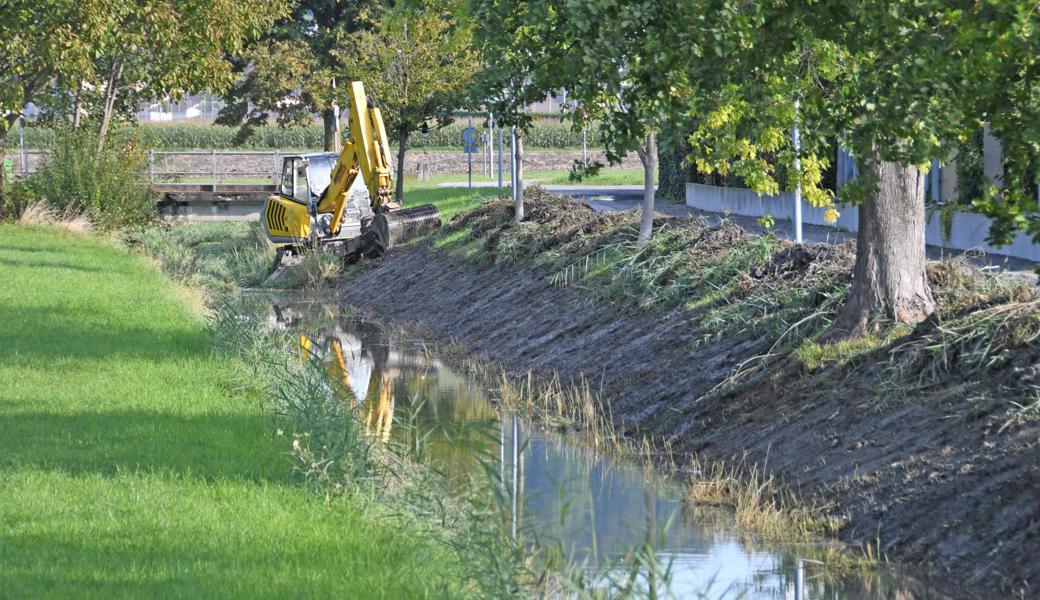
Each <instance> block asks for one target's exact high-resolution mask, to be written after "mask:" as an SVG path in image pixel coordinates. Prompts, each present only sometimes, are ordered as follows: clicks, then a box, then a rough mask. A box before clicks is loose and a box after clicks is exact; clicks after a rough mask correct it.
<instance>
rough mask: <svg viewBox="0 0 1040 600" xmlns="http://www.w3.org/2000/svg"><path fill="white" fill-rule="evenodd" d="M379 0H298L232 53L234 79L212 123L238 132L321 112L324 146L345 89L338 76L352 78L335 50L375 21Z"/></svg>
mask: <svg viewBox="0 0 1040 600" xmlns="http://www.w3.org/2000/svg"><path fill="white" fill-rule="evenodd" d="M384 8H385V6H384V2H383V0H360V1H353V2H349V1H347V0H301V1H299V2H295V3H294V4H293V6H292V10H291V12H289V13H288V14H286V15H285V16H284V18H281V19H280V20H279V21H278V22H277V23H276V24H275V25H274V27H272V28H271V29H270V30H269V31H268V32H267V33H265V34H264V35H263V37H262V38H261V39H259V40H257V41H256V42H255V43H253V44H251V45H249V46H248V47H247V48H245V49H244V50H243V51H242V52H240V53H237V54H236V55H235V57H234V64H235V68H236V70H237V71H238V73H239V79H238V81H237V82H236V83H235V84H234V85H233V86H232V87H231V88H230V89H229V91H228V92H227V94H226V95H225V98H224V99H225V101H226V102H227V104H226V106H225V108H224V109H223V110H221V113H220V115H219V116H218V118H217V123H220V124H223V125H232V126H240V130H239V133H240V137H241V139H245V138H247V137H248V136H249V133H250V131H251V130H252V128H254V127H257V126H259V125H263V124H266V123H267V121H268V118H269V117H270V116H271V115H274V116H275V117H276V119H277V121H278V123H279V124H282V125H296V124H301V123H306V122H309V121H310V120H311V119H312V118H313V116H314V114H315V113H319V114H322V115H323V117H324V120H325V125H326V140H325V146H326V149H330V150H331V149H332V147H333V139H332V137H331V135H332V131H333V130H334V125H335V123H334V122H333V103H335V102H339V103H340V105H342V104H343V102H344V101H345V98H346V92H345V90H344V89H343V87H342V86H339V87H335V88H334V84H333V82H334V81H335V80H336V79H337V78H342V79H346V80H347V81H349V80H350V79H356V74H354V73H353V72H352V71H351V70H350V69H348V67H347V65H346V64H345V63H344V61H343V55H342V53H341V52H340V51H339V50H340V49H341V48H342V47H343V45H344V44H345V43H347V41H348V40H349V39H350V37H351V36H353V35H355V34H357V33H358V32H360V31H364V30H367V29H370V28H372V27H374V26H375V24H376V22H377V19H378V16H379V15H380V13H381V12H382V11H383V10H384Z"/></svg>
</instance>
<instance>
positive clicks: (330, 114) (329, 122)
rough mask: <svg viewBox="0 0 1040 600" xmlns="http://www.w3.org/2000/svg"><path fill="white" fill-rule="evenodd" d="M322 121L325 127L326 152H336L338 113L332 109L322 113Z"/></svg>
mask: <svg viewBox="0 0 1040 600" xmlns="http://www.w3.org/2000/svg"><path fill="white" fill-rule="evenodd" d="M321 120H322V123H323V124H324V125H325V140H324V144H325V151H326V152H335V151H336V113H335V111H333V110H332V109H331V108H329V109H326V110H323V111H321Z"/></svg>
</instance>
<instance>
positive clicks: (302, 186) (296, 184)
mask: <svg viewBox="0 0 1040 600" xmlns="http://www.w3.org/2000/svg"><path fill="white" fill-rule="evenodd" d="M294 165H295V167H296V177H294V178H293V198H296V199H297V200H299V201H300V202H304V203H309V202H310V201H311V186H310V185H308V184H307V161H306V159H302V158H301V159H298V160H296V161H294Z"/></svg>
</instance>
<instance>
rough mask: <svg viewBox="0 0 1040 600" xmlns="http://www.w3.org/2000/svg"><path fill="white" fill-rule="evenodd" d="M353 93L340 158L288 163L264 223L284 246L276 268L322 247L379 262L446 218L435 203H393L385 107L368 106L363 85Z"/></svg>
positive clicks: (303, 157) (307, 157) (306, 157)
mask: <svg viewBox="0 0 1040 600" xmlns="http://www.w3.org/2000/svg"><path fill="white" fill-rule="evenodd" d="M349 94H350V137H349V138H348V139H347V140H346V141H344V143H343V150H342V151H341V152H340V153H339V154H338V155H337V154H335V153H316V154H300V155H290V156H286V157H285V158H284V159H283V162H282V177H281V186H280V188H279V191H278V194H276V195H273V196H270V197H269V198H268V199H267V203H266V205H265V206H264V212H263V215H262V217H261V221H262V222H263V224H264V230H265V231H266V233H267V238H268V239H269V240H271V242H272V243H274V244H275V246H277V248H278V257H277V259H276V260H275V267H276V268H277V267H278V266H279V265H281V264H282V263H283V261H284V260H286V259H289V258H290V257H294V256H297V255H299V254H301V253H304V252H308V251H313V250H317V249H319V248H329V249H334V250H336V251H337V252H339V253H340V254H341V255H343V256H344V257H346V258H352V257H357V256H359V255H364V256H366V257H370V258H371V257H376V256H379V255H381V254H382V253H383V252H385V251H386V250H387V249H388V248H389V247H390V246H391V245H392V244H396V243H399V242H402V241H405V240H407V239H408V238H410V237H414V236H415V235H418V234H420V233H422V232H425V231H428V230H429V229H432V228H434V227H437V226H438V225H440V222H441V217H440V213H439V212H438V210H437V207H435V206H433V205H432V204H424V205H422V206H417V207H415V208H409V209H399V207H398V206H397V205H396V204H395V203H394V202H393V201H392V199H391V194H392V191H391V190H392V186H393V172H392V171H391V167H390V164H391V162H390V146H389V144H388V142H387V137H386V128H385V126H384V125H383V117H382V115H381V113H380V111H379V109H378V108H374V107H373V108H370V107H369V106H368V101H367V99H366V97H365V86H364V85H363V84H362V83H361V82H360V81H355V82H353V83H351V84H350V89H349ZM398 176H399V177H400V176H402V174H401V173H398ZM355 183H362V184H364V185H358V186H355Z"/></svg>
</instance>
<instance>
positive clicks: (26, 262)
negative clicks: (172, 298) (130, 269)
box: [0, 257, 127, 273]
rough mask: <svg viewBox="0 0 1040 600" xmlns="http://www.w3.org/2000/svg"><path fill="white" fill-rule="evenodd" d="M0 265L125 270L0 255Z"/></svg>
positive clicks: (97, 271)
mask: <svg viewBox="0 0 1040 600" xmlns="http://www.w3.org/2000/svg"><path fill="white" fill-rule="evenodd" d="M0 265H4V266H8V267H13V268H29V269H71V270H73V271H82V272H84V273H126V272H127V271H125V270H119V269H103V268H100V267H90V266H85V265H76V264H72V263H70V262H66V261H64V260H57V261H49V260H39V259H38V258H37V259H35V260H11V259H9V258H2V257H0Z"/></svg>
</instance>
